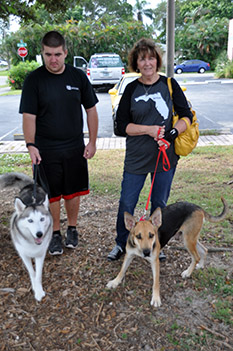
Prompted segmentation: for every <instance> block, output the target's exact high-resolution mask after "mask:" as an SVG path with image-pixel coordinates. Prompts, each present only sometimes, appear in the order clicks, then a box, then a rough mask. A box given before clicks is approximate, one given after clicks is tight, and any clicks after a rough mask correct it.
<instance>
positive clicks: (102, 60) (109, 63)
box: [87, 53, 125, 87]
mask: <svg viewBox="0 0 233 351" xmlns="http://www.w3.org/2000/svg"><path fill="white" fill-rule="evenodd" d="M124 74H125V68H124V65H123V62H122V60H121V58H120V56H119V55H117V54H114V53H103V54H94V55H92V56H91V58H90V61H89V64H88V68H87V76H88V78H89V80H90V82H91V84H92V85H93V86H94V87H101V86H106V85H107V86H108V85H111V86H113V85H115V84H116V83H117V82H119V80H120V79H121V78H122V76H123V75H124Z"/></svg>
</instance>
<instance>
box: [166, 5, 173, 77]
mask: <svg viewBox="0 0 233 351" xmlns="http://www.w3.org/2000/svg"><path fill="white" fill-rule="evenodd" d="M166 33H167V39H166V46H167V56H166V57H167V63H166V75H167V76H168V77H173V76H174V53H175V0H167V24H166Z"/></svg>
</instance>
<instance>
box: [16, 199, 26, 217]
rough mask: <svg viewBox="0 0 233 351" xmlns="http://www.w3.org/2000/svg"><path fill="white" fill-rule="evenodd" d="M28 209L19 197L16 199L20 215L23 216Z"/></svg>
mask: <svg viewBox="0 0 233 351" xmlns="http://www.w3.org/2000/svg"><path fill="white" fill-rule="evenodd" d="M25 208H26V205H25V204H24V203H23V201H22V200H20V198H19V197H16V198H15V210H16V212H17V213H18V214H21V213H22V212H23V211H24V210H25Z"/></svg>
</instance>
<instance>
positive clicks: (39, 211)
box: [0, 173, 53, 301]
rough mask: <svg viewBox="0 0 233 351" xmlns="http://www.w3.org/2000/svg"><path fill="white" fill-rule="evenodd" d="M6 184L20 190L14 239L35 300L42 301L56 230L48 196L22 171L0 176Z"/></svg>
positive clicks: (1, 182)
mask: <svg viewBox="0 0 233 351" xmlns="http://www.w3.org/2000/svg"><path fill="white" fill-rule="evenodd" d="M5 187H18V188H19V189H20V193H19V195H18V196H17V197H16V198H15V212H14V213H13V215H12V218H11V225H10V227H11V228H10V231H11V238H12V241H13V244H14V246H15V249H16V250H17V252H18V254H19V256H20V257H21V259H22V260H23V262H24V264H25V266H26V268H27V270H28V273H29V276H30V280H31V284H32V289H33V291H34V295H35V299H36V300H37V301H40V300H41V299H42V298H43V297H44V296H45V292H44V290H43V287H42V270H43V264H44V259H45V255H46V252H47V249H48V245H49V242H50V240H51V237H52V230H53V220H52V216H51V214H50V210H49V200H48V196H47V194H46V193H45V192H44V190H43V189H42V188H41V187H39V186H36V193H35V192H34V185H33V180H32V179H31V178H30V177H28V176H26V175H25V174H23V173H5V174H2V175H0V188H1V189H3V188H5ZM33 260H34V262H35V269H34V267H33V262H32V261H33Z"/></svg>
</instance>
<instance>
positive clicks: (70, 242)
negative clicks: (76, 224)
mask: <svg viewBox="0 0 233 351" xmlns="http://www.w3.org/2000/svg"><path fill="white" fill-rule="evenodd" d="M77 245H78V232H77V230H76V229H75V228H68V229H67V232H66V238H65V247H68V248H69V249H75V248H76V246H77Z"/></svg>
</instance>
